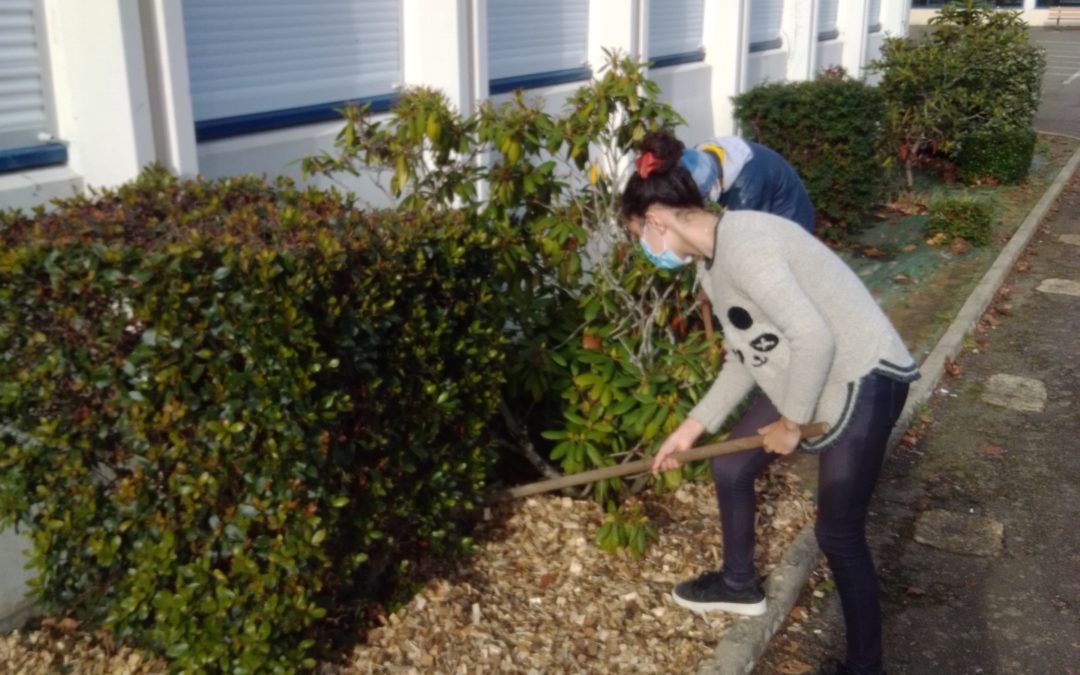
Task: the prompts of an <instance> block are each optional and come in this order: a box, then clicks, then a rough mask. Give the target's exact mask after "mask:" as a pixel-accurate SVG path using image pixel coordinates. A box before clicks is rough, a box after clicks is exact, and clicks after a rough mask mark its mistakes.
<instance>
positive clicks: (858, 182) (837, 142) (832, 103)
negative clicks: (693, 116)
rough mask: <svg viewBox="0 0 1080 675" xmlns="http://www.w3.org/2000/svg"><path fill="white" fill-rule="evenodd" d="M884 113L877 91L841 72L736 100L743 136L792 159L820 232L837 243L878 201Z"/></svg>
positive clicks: (776, 86) (881, 182)
mask: <svg viewBox="0 0 1080 675" xmlns="http://www.w3.org/2000/svg"><path fill="white" fill-rule="evenodd" d="M882 115H883V109H882V104H881V100H880V97H879V96H878V93H877V91H876V90H875V89H874V88H872V87H868V86H866V85H865V84H862V83H861V82H858V81H856V80H853V79H851V78H849V77H847V76H846V75H844V73H843V72H842V71H830V72H826V73H824V74H822V75H821V76H819V77H818V78H817V79H816V80H814V81H811V82H793V83H785V84H766V85H763V86H760V87H755V88H754V89H751V90H750V91H748V92H746V93H744V94H741V95H739V96H737V97H736V98H735V118H736V119H737V120H738V122H739V127H740V129H741V130H742V133H743V134H745V135H746V137H747V138H750V139H751V140H754V141H757V142H759V143H761V144H763V145H765V146H768V147H770V148H772V149H773V150H776V151H777V152H779V153H780V154H781V155H783V156H784V157H785V158H786V159H787V160H788V161H789V162H791V164H792V165H793V166H794V167H795V168H796V169H797V170H798V172H799V175H800V176H801V177H802V179H803V182H804V183H805V184H806V189H807V192H808V193H809V194H810V200H811V201H812V202H813V204H814V208H815V209H816V211H817V214H818V217H819V220H820V221H821V224H822V225H823V227H820V228H819V230H820V232H821V233H822V234H824V235H825V236H827V237H831V238H835V239H840V238H843V236H844V235H845V234H846V233H847V232H848V231H850V230H852V229H854V228H857V227H858V226H859V224H860V222H861V219H862V216H863V215H864V214H866V213H867V212H868V211H870V210H871V209H872V208H873V207H874V206H876V205H877V204H878V202H879V201H880V199H881V198H882V196H883V190H884V187H885V184H884V180H883V175H882V171H881V159H882V158H881V157H880V155H879V150H878V145H879V138H880V128H881V119H882Z"/></svg>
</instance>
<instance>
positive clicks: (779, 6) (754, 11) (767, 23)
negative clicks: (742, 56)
mask: <svg viewBox="0 0 1080 675" xmlns="http://www.w3.org/2000/svg"><path fill="white" fill-rule="evenodd" d="M746 6H747V7H748V8H749V9H748V11H749V12H750V51H751V52H763V51H768V50H770V49H778V48H780V46H781V45H783V40H781V39H780V24H781V21H782V20H783V18H784V0H754V1H753V2H748V3H747V4H746Z"/></svg>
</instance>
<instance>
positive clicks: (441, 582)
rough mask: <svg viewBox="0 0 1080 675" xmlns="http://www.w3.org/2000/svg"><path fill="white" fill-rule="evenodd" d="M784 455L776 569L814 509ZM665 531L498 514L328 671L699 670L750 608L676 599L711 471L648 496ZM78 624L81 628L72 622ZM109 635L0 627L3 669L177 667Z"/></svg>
mask: <svg viewBox="0 0 1080 675" xmlns="http://www.w3.org/2000/svg"><path fill="white" fill-rule="evenodd" d="M783 464H784V463H783V462H776V463H774V464H773V465H772V466H771V467H770V468H769V469H768V470H767V471H766V472H765V474H764V475H763V476H762V477H761V478H759V479H758V486H757V488H758V500H759V506H758V522H757V537H758V545H757V550H756V552H755V553H756V562H757V569H758V572H759V573H760V574H762V575H767V574H768V573H769V572H770V571H772V569H773V567H775V565H776V564H777V562H779V560H780V558H781V556H782V555H783V553H784V551H785V550H786V549H787V547H788V545H789V544H790V543H791V541H792V540H793V539H794V537H795V535H796V534H797V533H798V532H799V531H800V530H801V529H802V528H803V527H804V526H806V525H807V524H808V523H809V522H810V521H811V520H812V519H813V504H812V501H811V498H810V493H809V491H807V490H805V489H804V488H803V487H802V485H801V483H800V481H799V478H798V476H796V475H794V474H792V473H790V472H788V471H786V470H785V469H784V466H783ZM641 503H642V506H643V507H644V509H645V512H646V513H647V514H648V515H649V518H650V520H651V522H652V524H653V526H654V528H655V529H656V531H657V533H658V536H659V538H658V540H656V541H653V542H652V543H651V544H650V546H649V548H648V550H647V551H646V553H645V554H644V555H643V556H641V557H640V558H635V557H633V556H631V555H629V554H628V553H621V552H620V553H606V552H604V551H602V550H600V549H599V547H598V546H597V545H596V544H595V542H594V538H595V534H596V531H597V529H598V528H599V526H600V524H601V523H602V521H603V515H604V514H603V511H602V509H601V508H600V507H599V505H597V504H595V503H594V502H590V501H580V500H572V499H569V498H566V497H559V496H551V495H541V496H537V497H532V498H529V499H526V500H523V501H519V502H516V503H513V504H510V505H505V506H501V507H499V508H498V509H497V510H496V511H495V512H494V513H490V514H485V516H486V518H485V521H484V522H483V523H482V524H481V525H480V527H479V529H478V532H477V533H476V538H477V541H478V551H477V554H476V555H475V556H474V557H473V558H471V559H470V560H469V561H467V562H466V563H464V564H462V565H461V566H460V567H459V568H458V569H456V570H453V571H452V572H451V573H449V574H443V575H441V576H436V577H433V578H432V579H431V580H430V581H429V582H428V583H427V584H426V585H425V586H424V587H423V589H422V590H421V591H420V592H419V593H418V594H417V595H416V596H415V597H413V599H412V600H411V601H410V602H409V603H407V604H406V605H405V606H403V607H402V608H401V609H400V610H398V611H397V612H395V613H394V614H391V615H389V616H387V617H384V618H383V619H382V620H381V624H382V625H380V626H378V627H376V628H374V629H372V630H371V631H369V632H368V634H367V639H366V640H365V642H364V643H363V644H360V645H358V646H357V647H355V648H354V649H353V651H352V653H350V654H347V655H345V656H343V657H342V658H341V659H339V660H338V661H336V662H335V663H322V664H320V665H319V667H318V668H317V670H318V671H319V673H320V675H361V674H366V673H379V674H383V673H387V674H389V673H402V674H411V673H416V674H420V673H424V674H427V673H445V674H447V675H459V674H460V675H466V674H470V675H471V674H474V673H476V674H479V673H538V674H539V673H552V672H566V673H570V672H574V673H671V672H692V671H693V670H695V669H696V667H697V666H698V664H700V663H701V662H702V661H703V660H704V659H705V658H707V657H708V656H709V655H710V654H711V652H712V650H713V649H714V647H715V645H716V644H717V642H718V641H719V640H720V638H721V637H722V636H723V634H724V632H725V631H726V630H727V629H728V628H729V627H730V626H732V625H733V624H734V623H735V622H736V621H738V620H739V619H738V618H737V617H734V616H731V615H727V614H722V613H721V614H713V615H707V616H699V615H696V614H693V613H691V612H687V611H686V610H683V609H682V608H680V607H678V606H677V605H675V604H674V603H673V602H672V601H671V597H670V593H671V586H672V584H673V583H675V582H677V581H679V580H681V579H685V578H688V577H692V576H696V575H698V574H700V573H701V572H702V571H705V570H710V569H717V568H718V567H719V565H720V561H721V556H722V551H721V544H720V527H719V519H718V517H717V507H716V498H715V494H714V492H713V487H712V485H711V484H710V483H684V484H683V485H682V486H680V487H679V488H678V490H676V491H675V492H674V493H670V494H668V495H665V496H662V497H658V496H655V495H645V496H642V497H641ZM69 628H70V627H69ZM102 635H103V634H101V633H99V634H97V635H96V636H92V635H86V634H83V633H80V632H79V631H78V630H61V629H60V628H58V627H57V626H56V625H55V624H53V625H51V626H49V625H46V626H42V627H40V628H37V629H35V630H32V631H28V632H26V631H16V632H14V633H11V634H9V635H6V636H0V664H3V669H2V670H3V672H5V673H13V674H18V675H23V674H26V675H29V674H36V673H46V672H57V671H60V672H73V673H109V674H111V673H125V674H131V675H143V674H145V673H158V672H164V670H165V669H164V664H163V663H162V662H161V661H156V660H152V659H143V658H142V657H140V656H139V655H138V654H137V653H134V652H131V651H129V650H127V649H126V648H123V647H117V646H115V645H112V644H111V643H110V642H109V641H108V640H107V638H105V639H103V637H102Z"/></svg>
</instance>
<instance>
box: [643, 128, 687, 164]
mask: <svg viewBox="0 0 1080 675" xmlns="http://www.w3.org/2000/svg"><path fill="white" fill-rule="evenodd" d="M685 148H686V146H685V145H683V142H682V141H680V140H679V139H677V138H675V137H674V136H672V135H671V134H670V133H668V132H667V131H650V132H649V133H647V134H645V137H644V138H642V139H641V154H645V153H646V152H651V153H652V154H653V156H654V157H656V158H657V159H658V160H660V165H659V166H657V170H658V171H665V172H666V171H670V170H671V169H672V167H674V166H675V165H677V164H678V163H679V159H680V158H682V153H683V150H684V149H685Z"/></svg>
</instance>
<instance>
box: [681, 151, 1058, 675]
mask: <svg viewBox="0 0 1080 675" xmlns="http://www.w3.org/2000/svg"><path fill="white" fill-rule="evenodd" d="M1054 135H1062V134H1054ZM1078 166H1080V149H1077V150H1076V151H1075V152H1074V153H1073V155H1072V157H1071V158H1069V161H1068V162H1067V163H1066V164H1065V166H1064V167H1062V169H1061V171H1059V172H1058V175H1057V177H1056V178H1055V179H1054V182H1053V183H1051V184H1050V187H1049V188H1047V190H1046V192H1045V193H1043V196H1042V198H1041V199H1039V201H1038V202H1037V203H1036V204H1035V206H1034V207H1032V209H1031V211H1030V212H1029V213H1028V215H1027V217H1026V218H1025V219H1024V222H1022V223H1021V224H1020V227H1019V228H1017V230H1016V233H1015V234H1014V235H1013V237H1012V239H1010V240H1009V243H1008V244H1006V246H1005V248H1003V249H1002V250H1001V253H1000V254H998V257H997V259H996V260H995V261H994V263H993V265H991V266H990V269H989V270H987V271H986V274H984V275H983V278H982V279H981V280H980V281H979V284H978V285H977V286H976V287H975V289H974V290H973V291H972V292H971V295H970V296H968V299H967V301H966V302H965V303H964V305H963V307H961V308H960V311H959V312H958V313H957V315H956V318H955V319H953V322H952V323H951V324H950V325H949V328H948V330H946V331H945V334H944V335H942V336H941V339H940V340H938V343H937V345H936V346H935V347H934V349H933V351H931V352H930V354H928V355H927V357H926V358H925V359H923V362H922V364H920V366H919V370H920V372H921V373H922V377H921V378H920V379H918V380H916V381H915V382H914V383H913V384H912V386H911V390H910V392H909V393H908V400H907V403H906V404H905V405H904V410H903V412H902V413H900V419H899V420H897V423H896V428H895V429H894V431H893V434H892V437H891V438H889V445H888V448H887V450H886V452H891V451H892V450H893V449H894V448H895V447H896V445H897V443H899V442H900V439H901V438H902V437H903V435H904V431H905V430H906V429H907V427H908V424H909V423H910V422H911V418H912V416H913V415H914V414H915V409H916V408H918V406H920V405H922V404H923V403H924V402H925V401H926V400H927V399H928V398H930V395H931V394H932V393H933V391H934V388H935V387H936V386H937V384H938V380H940V379H941V376H942V374H943V373H944V372H945V359H946V358H954V357H955V356H956V355H957V354H958V353H959V352H960V350H961V348H962V347H963V345H964V337H965V336H966V335H967V334H968V333H969V332H970V331H971V329H972V328H973V327H974V326H975V323H976V322H977V321H978V320H979V317H981V316H982V314H983V312H984V311H986V308H987V307H988V306H989V305H990V302H991V301H992V300H993V299H994V295H995V294H996V293H997V290H998V288H999V287H1000V286H1001V284H1002V283H1003V282H1004V281H1005V277H1006V276H1008V274H1009V272H1010V271H1011V270H1012V268H1013V265H1015V264H1016V260H1017V259H1018V258H1019V257H1020V254H1021V253H1022V252H1023V251H1024V249H1025V248H1026V247H1027V245H1028V242H1029V241H1030V240H1031V237H1032V235H1033V234H1035V230H1036V229H1037V228H1038V226H1039V224H1040V223H1041V222H1042V221H1043V219H1044V218H1045V217H1046V213H1047V212H1048V211H1049V210H1050V208H1051V207H1052V206H1053V205H1054V202H1055V201H1057V198H1058V196H1059V195H1060V194H1061V192H1062V190H1064V189H1065V185H1066V184H1067V183H1068V182H1069V180H1071V179H1072V176H1073V174H1074V173H1076V170H1077V167H1078ZM818 553H819V551H818V547H817V542H816V541H815V539H814V527H813V525H812V524H811V525H808V526H806V527H805V528H803V530H802V531H801V532H800V533H799V534H798V535H797V536H796V537H795V540H794V541H793V542H792V543H791V546H789V547H788V550H787V551H786V552H785V553H784V557H783V560H782V561H781V563H780V564H779V565H778V566H777V567H776V569H774V570H773V571H772V573H771V574H769V578H768V579H767V580H766V582H765V591H766V594H767V596H768V599H769V604H768V609H767V610H766V612H765V614H763V615H762V616H757V617H751V618H745V619H741V620H740V621H739V622H738V623H736V624H735V625H734V626H733V627H732V628H731V630H729V631H728V632H727V633H725V634H724V636H723V637H722V638H721V639H720V643H719V644H717V645H716V649H714V650H713V653H712V656H710V657H709V658H708V659H706V660H705V662H703V663H702V664H701V666H700V668H699V670H698V672H699V674H700V675H746V674H747V673H749V672H751V671H752V670H753V669H754V666H755V665H756V664H757V660H758V659H759V658H760V657H761V655H762V653H764V651H765V648H766V647H767V646H768V645H769V641H770V640H771V639H772V637H773V635H775V634H776V631H778V630H779V629H780V627H781V626H782V625H783V624H784V619H785V618H787V615H788V612H790V611H791V608H792V607H793V606H794V605H795V602H796V601H797V600H798V598H799V593H800V592H801V591H802V588H803V586H804V585H805V584H806V581H807V579H808V578H809V576H810V573H811V572H812V571H813V569H814V568H815V567H816V565H817V558H818Z"/></svg>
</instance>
